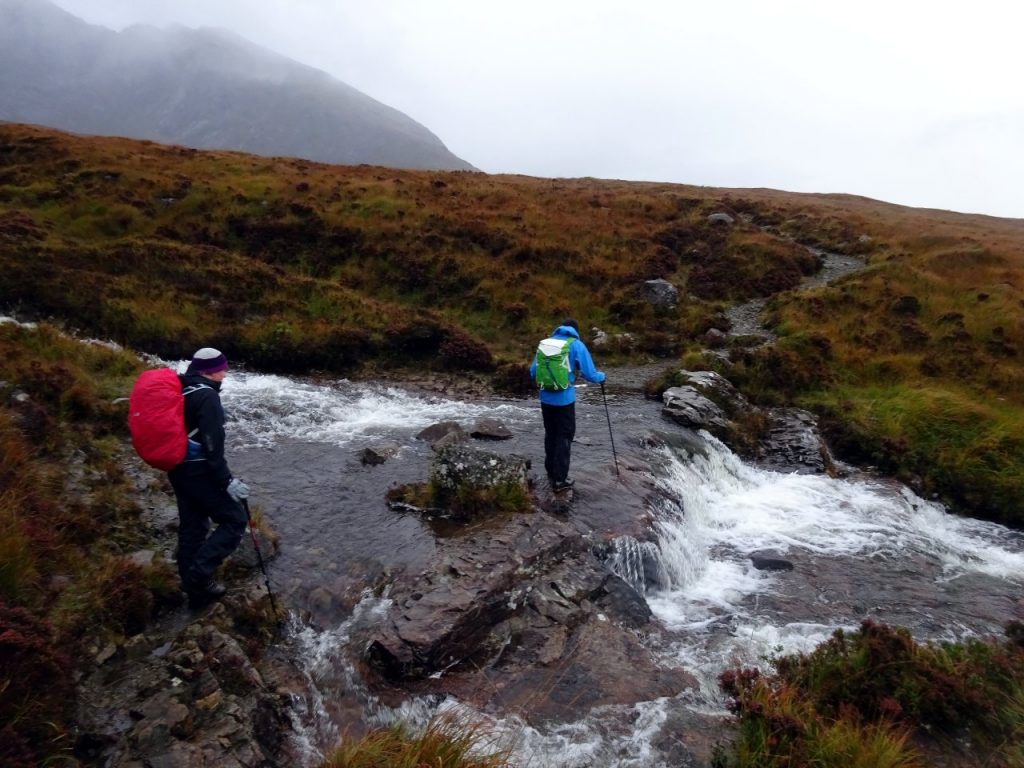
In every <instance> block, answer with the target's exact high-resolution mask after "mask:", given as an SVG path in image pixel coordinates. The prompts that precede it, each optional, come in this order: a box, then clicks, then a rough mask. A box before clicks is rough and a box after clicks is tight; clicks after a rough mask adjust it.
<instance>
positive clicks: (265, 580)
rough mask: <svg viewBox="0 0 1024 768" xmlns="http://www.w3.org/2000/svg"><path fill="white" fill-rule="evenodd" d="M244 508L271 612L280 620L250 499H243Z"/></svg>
mask: <svg viewBox="0 0 1024 768" xmlns="http://www.w3.org/2000/svg"><path fill="white" fill-rule="evenodd" d="M242 507H243V508H244V509H245V516H246V518H248V520H249V535H250V536H251V537H252V545H253V547H254V548H255V549H256V562H257V563H259V564H260V570H261V571H263V583H264V584H266V585H267V594H268V595H269V596H270V610H271V611H273V612H274V616H275V617H276V618H280V616H279V615H278V613H277V604H276V603H274V593H273V592H272V591H271V589H270V574H268V573H267V566H266V565H264V563H263V553H262V552H260V543H259V541H258V540H257V539H256V529H254V528H253V527H252V515H251V514H249V500H248V499H242Z"/></svg>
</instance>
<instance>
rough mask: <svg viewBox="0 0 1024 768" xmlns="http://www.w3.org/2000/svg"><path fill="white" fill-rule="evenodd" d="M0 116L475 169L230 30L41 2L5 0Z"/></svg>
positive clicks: (353, 93) (174, 139)
mask: <svg viewBox="0 0 1024 768" xmlns="http://www.w3.org/2000/svg"><path fill="white" fill-rule="evenodd" d="M0 120H8V121H12V122H25V123H37V124H40V125H46V126H51V127H54V128H60V129H63V130H69V131H75V132H79V133H87V134H98V135H113V136H128V137H133V138H145V139H152V140H155V141H160V142H167V143H175V144H184V145H186V146H190V147H197V148H202V149H238V150H243V151H246V152H253V153H256V154H261V155H288V156H295V157H304V158H308V159H311V160H318V161H322V162H329V163H342V164H359V163H369V164H375V165H386V166H391V167H397V168H430V169H446V170H472V168H473V167H472V166H471V165H470V164H469V163H467V162H465V161H464V160H462V159H460V158H458V157H456V156H455V155H453V154H452V153H451V152H449V151H448V149H447V148H446V147H445V146H444V144H443V143H442V142H441V140H440V139H439V138H437V137H436V136H435V135H434V134H433V133H431V132H430V131H429V130H427V129H426V128H425V127H424V126H422V125H420V124H419V123H417V122H416V121H415V120H412V119H411V118H410V117H408V116H407V115H404V114H402V113H401V112H399V111H398V110H396V109H393V108H391V107H389V106H387V105H385V104H382V103H380V102H379V101H376V100H375V99H373V98H371V97H369V96H367V95H366V94H364V93H362V92H360V91H358V90H356V89H355V88H352V87H351V86H349V85H346V84H345V83H343V82H341V81H339V80H336V79H335V78H333V77H331V76H330V75H328V74H326V73H324V72H322V71H320V70H317V69H313V68H312V67H308V66H305V65H303V64H299V63H298V62H295V61H292V60H291V59H288V58H285V57H284V56H280V55H278V54H276V53H273V52H272V51H269V50H267V49H264V48H260V47H259V46H256V45H253V44H252V43H249V42H248V41H246V40H244V39H242V38H241V37H238V36H237V35H235V34H233V33H231V32H227V31H224V30H219V29H189V28H185V27H180V26H179V27H170V28H166V29H157V28H155V27H149V26H135V27H129V28H128V29H125V30H124V31H122V32H115V31H113V30H110V29H106V28H104V27H99V26H95V25H91V24H88V23H86V22H84V21H82V20H81V19H79V18H77V17H75V16H73V15H71V14H69V13H67V12H65V11H63V10H62V9H60V8H58V7H57V6H55V5H53V4H52V3H50V2H48V0H0Z"/></svg>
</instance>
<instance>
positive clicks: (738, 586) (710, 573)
mask: <svg viewBox="0 0 1024 768" xmlns="http://www.w3.org/2000/svg"><path fill="white" fill-rule="evenodd" d="M622 378H623V379H624V378H625V377H622ZM615 380H616V377H615V375H614V373H612V374H611V375H610V377H609V405H610V408H611V414H612V416H611V418H612V422H613V425H614V431H615V445H616V448H617V449H618V453H617V457H613V456H612V454H611V450H610V446H609V440H608V437H609V436H608V424H607V421H606V415H605V411H604V407H603V403H602V401H601V394H600V392H599V391H598V390H594V389H590V390H588V391H586V392H584V393H582V395H583V396H582V398H581V402H580V404H579V405H578V407H577V410H578V419H579V428H578V435H577V442H576V443H575V444H574V448H573V474H574V475H575V477H576V479H577V484H578V487H579V488H580V491H579V494H578V498H577V502H576V504H575V506H574V508H573V511H572V513H571V514H570V520H571V521H572V522H573V523H574V524H575V525H577V527H578V528H580V529H581V530H587V531H598V532H602V533H604V535H606V536H608V537H609V538H612V539H613V540H614V541H615V545H616V546H615V552H616V554H615V556H614V557H613V558H612V561H611V563H610V564H611V565H612V567H613V568H614V569H615V570H616V571H617V572H618V573H619V574H620V575H622V576H623V577H624V578H626V579H627V580H629V581H630V582H631V583H633V584H634V586H636V588H637V589H638V590H640V591H641V592H643V593H644V594H645V596H646V598H647V600H648V602H649V604H650V605H651V608H652V609H653V611H654V613H655V616H656V619H657V622H658V623H659V624H660V626H661V631H660V632H657V633H655V634H654V635H653V636H652V637H651V639H650V641H649V642H650V645H651V647H652V650H653V651H654V652H655V653H657V654H659V655H660V656H661V658H662V659H663V660H664V663H665V664H668V665H680V666H682V667H684V668H685V669H687V670H689V671H690V672H691V673H693V674H695V675H696V676H697V678H698V680H699V681H700V689H699V691H693V692H688V693H685V694H682V695H680V696H679V697H677V698H674V699H660V700H657V701H651V702H642V703H640V704H638V705H636V706H633V707H619V708H605V709H602V710H599V711H595V712H592V713H590V714H589V715H588V716H587V717H586V718H585V719H583V720H581V721H579V722H575V723H562V724H555V725H551V726H548V727H546V728H544V729H539V728H534V727H530V726H528V725H526V724H525V723H523V722H521V721H519V720H517V719H515V718H502V717H501V713H490V714H491V716H494V717H496V718H497V719H496V720H495V732H496V733H497V734H498V735H499V736H500V735H508V736H509V738H512V737H514V739H515V743H516V745H517V758H518V760H519V762H520V764H522V765H530V766H537V767H538V768H540V767H542V766H555V765H557V766H588V765H608V766H613V765H614V766H657V765H668V764H673V763H672V762H671V760H670V758H668V757H666V752H665V744H664V731H665V729H666V728H669V727H671V725H672V723H673V722H678V721H679V720H680V718H683V719H685V714H686V713H700V714H702V715H705V716H708V715H710V716H720V715H721V714H722V713H723V709H724V707H723V702H722V700H721V698H720V696H719V694H718V693H717V690H716V684H715V680H716V677H717V675H718V673H719V672H720V671H722V670H723V669H724V668H726V667H729V666H733V665H736V664H758V663H761V661H762V657H764V656H765V655H766V654H770V653H774V652H779V651H782V652H793V651H799V650H809V649H811V648H813V647H814V645H816V644H817V643H818V642H820V641H821V640H823V639H825V638H826V637H827V636H828V635H829V634H830V633H831V632H832V631H833V630H834V629H836V628H839V627H855V626H857V625H858V624H859V622H860V620H861V619H862V618H863V617H866V616H872V617H875V618H877V619H879V620H881V621H884V622H888V623H891V624H895V625H900V626H906V627H908V628H909V629H910V630H911V631H912V632H913V634H914V635H915V637H918V638H920V639H959V638H963V637H966V636H969V635H988V634H997V633H999V632H1000V631H1001V626H1002V624H1003V623H1004V622H1005V621H1006V620H1008V619H1009V618H1012V617H1014V616H1015V615H1017V614H1018V613H1019V611H1020V607H1019V605H1018V596H1019V595H1020V591H1021V583H1022V581H1024V577H1022V574H1024V539H1022V536H1021V534H1020V533H1018V532H1015V531H1012V530H1009V529H1006V528H1003V527H1001V526H998V525H994V524H989V523H982V522H978V521H974V520H969V519H964V518H958V517H955V516H952V515H949V514H947V513H946V512H945V511H944V510H943V509H942V508H941V507H940V506H938V505H936V504H933V503H931V502H928V501H925V500H922V499H920V498H918V497H916V496H915V495H914V494H913V493H911V492H910V491H909V490H907V489H906V488H904V487H902V486H901V485H899V484H897V483H894V482H891V481H887V480H884V479H879V478H876V477H871V476H868V475H863V474H859V473H857V472H854V471H852V470H851V471H850V473H849V475H848V476H847V477H845V478H843V479H834V478H829V477H824V476H817V475H799V474H784V473H778V472H772V471H766V470H764V469H760V468H757V467H754V466H751V465H749V464H746V463H744V462H742V461H740V460H739V459H738V458H737V457H736V456H735V455H733V454H732V453H731V452H730V451H729V450H728V449H727V448H726V447H724V446H723V445H722V444H721V443H719V442H718V441H716V440H715V439H714V438H711V437H709V436H707V435H695V434H693V433H689V432H687V431H686V430H683V429H682V428H680V427H677V426H675V425H674V424H672V423H671V422H668V421H667V420H665V419H663V418H662V417H661V415H660V405H659V404H658V403H654V402H650V401H646V400H644V399H643V398H642V396H640V395H639V393H637V392H635V391H633V390H629V391H625V390H616V389H615V388H614V387H613V386H612V383H613V382H614V381H615ZM223 400H224V403H225V407H226V408H227V409H228V411H229V418H230V419H231V421H230V424H229V439H230V440H231V445H230V448H229V450H230V462H231V465H232V468H233V470H234V471H235V473H236V474H238V475H240V476H242V477H243V478H245V479H246V480H247V481H250V482H251V484H252V486H253V489H254V496H253V499H254V501H255V502H257V503H258V504H259V505H260V506H261V507H262V509H263V510H264V511H265V513H266V514H267V517H268V518H269V520H270V522H271V524H272V525H273V526H274V527H275V528H276V529H277V530H279V531H280V532H281V534H282V541H283V545H284V546H283V549H282V554H281V556H280V557H279V558H277V559H276V560H275V561H274V563H273V564H272V569H271V576H272V579H273V581H274V583H275V586H277V587H278V588H279V589H281V590H282V591H283V593H284V595H285V596H286V598H287V600H288V601H289V602H290V604H291V605H292V606H293V607H294V609H295V615H296V618H295V620H294V622H293V628H292V629H293V631H292V639H291V643H292V645H293V649H294V654H295V656H296V658H297V660H298V662H299V664H300V666H301V667H302V669H303V670H304V671H305V674H306V675H307V677H308V679H309V680H310V682H311V693H310V695H309V696H308V697H306V698H305V699H302V700H297V701H296V707H297V710H296V728H297V730H298V731H299V732H300V733H301V734H302V737H303V738H302V739H299V742H301V743H299V744H297V746H296V754H297V758H296V759H297V761H298V762H299V763H303V764H306V765H314V764H316V762H317V760H318V759H319V756H320V754H321V753H322V752H323V751H324V750H326V749H328V748H329V747H330V746H331V744H332V743H333V742H334V741H335V740H336V739H337V736H338V733H339V727H340V728H344V724H345V723H346V722H349V721H351V720H352V719H354V718H356V719H359V718H361V719H362V722H363V723H364V724H365V725H374V724H382V723H387V722H390V721H392V720H394V719H405V720H409V721H412V722H423V721H424V720H425V719H426V718H427V717H429V715H430V714H431V713H433V712H435V711H437V710H438V709H439V708H440V709H445V708H456V709H457V708H458V707H459V706H460V705H459V704H458V703H457V702H453V701H450V700H449V701H445V702H438V701H435V700H422V699H410V700H409V701H407V702H405V703H404V704H403V705H402V706H401V707H399V708H398V709H395V708H393V707H387V706H384V705H383V704H381V703H380V702H379V701H378V700H377V699H376V698H375V697H374V696H372V695H371V694H370V693H368V692H367V690H366V688H365V686H363V685H362V683H361V681H360V678H359V674H358V672H357V665H355V664H353V659H354V658H355V656H357V655H358V654H357V651H358V649H352V648H350V647H349V641H350V638H351V637H352V633H353V631H354V630H355V629H356V627H357V626H360V625H361V626H367V625H370V624H372V623H373V622H374V621H379V620H380V619H381V617H382V616H383V610H384V609H386V607H387V600H386V595H385V596H384V597H383V598H379V597H378V598H371V597H365V598H364V599H363V600H362V601H359V602H358V603H357V604H356V605H355V606H354V609H352V607H351V606H349V609H348V610H345V611H342V612H340V613H339V615H338V617H337V621H336V622H335V623H333V624H332V625H329V626H320V627H314V626H310V625H308V624H307V623H304V622H303V621H301V620H300V619H299V618H298V616H300V615H302V611H303V609H304V607H305V605H306V604H307V601H308V599H309V596H310V595H312V594H315V592H316V590H317V588H318V587H328V588H329V589H331V590H334V591H335V592H339V591H344V590H345V589H349V590H351V589H356V590H358V588H359V585H360V580H363V579H365V578H367V577H368V575H370V574H387V573H388V572H397V571H400V570H402V569H407V570H409V571H411V572H414V573H415V572H418V571H419V570H422V569H423V568H424V567H425V566H426V564H427V563H428V562H429V561H430V557H431V555H432V554H433V552H434V549H435V542H436V535H437V534H436V533H435V532H434V531H433V529H431V527H430V525H429V524H428V523H426V522H424V521H423V520H421V519H419V518H418V517H414V516H411V515H405V514H399V513H396V512H393V511H391V510H389V509H388V507H387V506H386V504H385V501H384V492H385V491H386V490H387V488H388V487H390V486H392V485H395V484H398V483H407V482H418V481H422V480H423V479H424V478H425V477H426V473H427V468H428V466H429V460H430V449H429V446H428V445H426V444H425V443H423V442H422V441H418V440H416V439H415V435H416V433H417V432H418V431H419V430H420V429H422V428H423V427H425V426H428V425H430V424H432V423H435V422H437V421H442V420H449V419H450V420H457V421H459V422H460V423H462V424H463V426H466V427H468V426H471V424H472V422H473V421H474V420H475V419H476V418H478V417H481V416H493V417H496V418H499V419H501V420H502V421H504V422H505V423H506V425H507V426H508V427H509V428H510V429H511V430H512V432H513V433H514V435H515V437H514V438H513V439H512V440H511V441H509V442H507V443H502V444H488V445H487V446H485V447H491V448H494V449H496V450H499V451H502V452H506V451H507V452H516V453H519V454H521V455H524V456H527V457H528V458H530V459H531V460H532V461H533V465H534V473H535V474H542V472H543V470H540V471H539V472H538V471H537V467H540V466H541V465H542V461H543V454H542V447H541V446H542V428H541V425H540V413H539V409H538V407H537V406H536V404H535V403H534V402H532V401H503V400H485V401H479V400H477V401H472V402H465V401H460V400H456V399H449V398H445V397H437V396H432V395H426V394H420V393H416V392H413V391H409V390H406V389H402V388H399V387H393V386H390V387H389V386H384V385H375V384H356V383H352V382H348V381H344V380H342V381H326V382H312V381H300V380H295V379H288V378H282V377H274V376H263V375H256V374H245V373H232V375H231V376H230V377H229V378H228V381H227V382H226V383H225V385H224V390H223ZM655 436H657V439H652V438H654V437H655ZM382 439H387V440H392V441H394V442H397V443H398V444H399V445H401V450H400V452H399V454H398V455H397V456H396V457H394V458H392V459H390V460H388V461H387V463H385V464H383V465H380V466H363V465H362V464H361V462H360V460H359V454H360V452H361V450H362V449H363V448H364V447H366V446H367V445H369V444H372V443H374V442H375V441H380V440H382ZM654 445H656V446H660V447H651V446H654ZM615 458H617V459H618V462H619V464H620V465H621V467H622V468H623V471H624V472H627V473H629V474H634V475H636V474H643V475H645V476H647V477H648V478H649V479H650V483H653V484H654V485H656V486H657V488H658V490H659V491H660V492H659V493H655V494H646V495H639V494H638V495H637V496H636V497H635V504H633V505H625V507H626V508H624V505H622V504H610V503H604V502H603V501H602V496H603V494H602V493H601V489H602V488H605V487H607V484H608V483H610V482H614V480H615V476H614V474H613V470H612V469H611V468H612V463H613V461H614V459H615ZM645 498H647V499H653V501H645V500H644V499H645ZM641 520H653V523H651V525H653V528H654V531H655V533H656V536H654V537H643V536H639V537H638V536H636V535H634V533H635V531H636V530H637V527H638V526H639V525H640V523H639V522H638V521H641ZM763 551H770V552H772V553H774V554H776V555H778V556H781V557H783V558H786V559H787V560H789V561H790V562H791V563H792V564H793V569H792V570H788V571H772V572H763V571H758V570H756V569H755V568H754V567H753V565H752V563H751V560H750V555H751V554H752V553H754V552H763Z"/></svg>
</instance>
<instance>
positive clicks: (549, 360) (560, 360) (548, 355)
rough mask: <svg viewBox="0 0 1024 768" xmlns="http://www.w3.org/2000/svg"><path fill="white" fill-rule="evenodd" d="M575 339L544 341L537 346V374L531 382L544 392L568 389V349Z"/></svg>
mask: <svg viewBox="0 0 1024 768" xmlns="http://www.w3.org/2000/svg"><path fill="white" fill-rule="evenodd" d="M574 341H575V339H553V338H552V339H544V341H542V342H541V343H540V344H538V345H537V372H536V373H535V374H534V377H533V380H534V381H535V382H537V386H538V387H540V388H541V389H543V390H544V391H545V392H561V391H562V390H564V389H568V388H569V347H571V346H572V343H573V342H574Z"/></svg>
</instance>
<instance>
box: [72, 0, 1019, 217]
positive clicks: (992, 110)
mask: <svg viewBox="0 0 1024 768" xmlns="http://www.w3.org/2000/svg"><path fill="white" fill-rule="evenodd" d="M56 2H57V4H58V5H60V6H61V7H63V8H65V9H66V10H68V11H70V12H72V13H74V14H75V15H77V16H80V17H82V18H84V19H86V20H87V21H90V22H93V23H96V24H102V25H104V26H108V27H112V28H114V29H123V28H124V27H125V26H128V25H130V24H136V23H148V24H155V25H157V26H165V25H168V24H175V23H177V24H183V25H186V26H190V27H197V26H213V27H222V28H226V29H230V30H233V31H235V32H237V33H238V34H240V35H242V36H243V37H246V38H248V39H249V40H251V41H253V42H255V43H258V44H260V45H263V46H266V47H268V48H271V49H273V50H275V51H277V52H279V53H282V54H284V55H286V56H289V57H290V58H293V59H296V60H298V61H301V62H303V63H305V64H310V65H312V66H314V67H317V68H319V69H323V70H325V71H326V72H329V73H330V74H332V75H334V76H335V77H337V78H338V79H340V80H343V81H344V82H346V83H348V84H349V85H352V86H354V87H356V88H358V89H359V90H361V91H363V92H365V93H367V94H368V95H370V96H372V97H374V98H376V99H378V100H380V101H382V102H384V103H385V104H388V105H390V106H392V107H395V108H396V109H398V110H400V111H402V112H404V113H406V114H407V115H409V116H410V117H412V118H413V119H415V120H417V121H418V122H420V123H422V124H423V125H425V126H426V127H427V128H429V129H430V130H431V131H433V132H434V133H435V134H437V136H439V137H440V138H441V140H442V141H444V143H445V144H446V145H447V146H448V148H449V149H450V150H451V151H452V152H454V153H455V154H456V155H458V156H459V157H461V158H463V159H464V160H466V161H468V162H470V163H472V164H473V165H475V166H476V167H478V168H480V169H481V170H483V171H487V172H490V173H522V174H528V175H531V176H546V177H554V176H595V177H598V178H618V179H635V180H651V181H671V182H680V183H685V184H701V185H709V186H722V187H772V188H775V189H786V190H792V191H798V192H849V193H853V194H860V195H866V196H868V197H873V198H877V199H881V200H887V201H889V202H894V203H902V204H905V205H913V206H925V207H933V208H947V209H952V210H957V211H965V212H971V213H987V214H991V215H995V216H1013V217H1020V218H1024V190H1022V187H1021V185H1022V184H1024V83H1022V82H1021V79H1022V75H1024V54H1022V51H1024V43H1022V40H1021V37H1022V30H1024V4H1021V3H1017V2H1013V1H1012V0H998V1H997V0H971V2H968V1H967V0H959V1H958V2H947V1H946V0H931V1H930V2H919V1H918V0H907V1H904V0H858V1H857V2H844V3H839V2H829V0H718V1H717V2H707V1H706V0H701V2H691V1H690V0H678V1H677V2H672V1H671V0H631V1H630V2H625V1H623V2H611V1H610V0H609V1H605V0H543V1H542V0H516V2H505V1H504V0H333V1H332V0H56Z"/></svg>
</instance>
